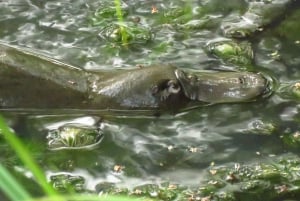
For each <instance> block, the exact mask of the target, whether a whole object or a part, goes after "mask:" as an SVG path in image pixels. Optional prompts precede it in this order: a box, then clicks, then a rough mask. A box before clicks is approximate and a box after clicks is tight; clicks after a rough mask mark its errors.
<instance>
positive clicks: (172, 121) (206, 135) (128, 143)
mask: <svg viewBox="0 0 300 201" xmlns="http://www.w3.org/2000/svg"><path fill="white" fill-rule="evenodd" d="M110 2H111V1H107V2H105V1H96V0H89V1H83V0H76V1H71V0H65V1H58V0H52V1H36V0H26V1H24V0H22V1H21V0H5V1H0V13H1V14H0V40H2V41H7V42H10V43H11V44H15V45H20V46H26V47H30V48H33V49H35V50H38V51H41V52H43V53H45V54H47V55H49V56H51V57H53V58H56V59H59V60H62V61H64V62H66V63H70V64H73V65H76V66H80V67H82V68H85V69H92V70H93V69H107V70H114V69H117V68H119V67H122V68H127V67H132V66H135V65H148V64H153V63H172V64H174V65H176V66H178V67H181V68H187V69H189V68H191V69H212V68H216V66H218V67H217V68H219V67H220V68H222V67H223V68H226V65H225V66H224V63H222V62H221V61H220V60H219V59H217V58H213V57H211V56H209V55H207V53H206V52H205V50H204V48H203V47H204V46H205V45H206V43H207V42H208V41H209V40H214V39H216V38H221V37H223V36H222V32H221V31H220V24H222V22H223V21H226V20H228V19H230V16H231V15H237V14H238V13H240V12H243V11H244V10H245V9H246V3H245V2H244V1H239V0H235V1H218V0H214V1H211V2H209V1H193V0H190V1H166V0H164V1H160V0H157V1H143V0H139V1H136V0H135V1H133V0H132V1H131V0H128V1H124V2H123V7H124V8H125V9H126V10H127V11H128V16H126V17H125V20H126V21H132V19H137V18H138V19H139V23H140V24H142V25H143V27H145V28H147V29H149V30H151V31H152V33H153V38H152V40H151V41H143V40H140V41H138V42H137V43H136V44H134V45H133V46H131V47H130V48H129V49H124V48H123V49H122V48H120V46H118V45H115V44H112V43H110V42H109V41H108V40H105V39H103V38H101V37H99V33H100V32H101V31H102V30H103V27H102V25H101V26H92V25H91V18H92V17H93V15H94V13H95V12H96V10H97V9H99V8H101V7H105V6H107V5H112V4H111V3H110ZM153 6H155V7H156V8H157V10H158V12H157V13H156V12H154V13H151V10H152V7H153ZM178 7H187V9H190V11H191V13H192V14H191V15H190V16H184V15H180V14H179V16H177V17H175V18H174V17H171V19H172V20H170V19H168V18H166V17H164V16H167V14H166V13H168V12H169V11H171V10H172V9H175V8H178ZM203 8H205V12H204V11H203ZM294 13H296V14H297V13H299V11H297V10H296V11H294ZM298 15H299V14H298ZM292 18H293V15H292ZM294 18H296V17H295V16H294ZM108 19H109V20H110V18H108ZM186 19H187V20H186ZM174 22H175V23H174ZM186 24H189V25H191V24H192V25H195V24H197V26H198V27H197V28H190V29H187V28H186V26H184V25H186ZM181 26H182V27H181ZM280 27H284V29H280ZM287 30H291V31H290V32H293V31H294V32H295V30H297V27H294V26H293V25H292V23H290V24H289V23H286V24H283V23H281V22H278V23H276V24H275V25H274V27H273V26H271V27H269V30H266V31H265V32H262V33H259V34H257V36H256V37H253V38H251V40H250V42H251V43H252V45H253V47H254V51H255V63H256V66H257V67H256V71H264V72H268V73H270V74H271V75H272V76H274V77H275V78H276V79H278V81H279V82H280V83H293V82H297V81H299V78H300V71H299V69H298V68H299V66H300V55H299V51H300V44H299V40H300V38H299V35H297V34H289V31H287ZM298 30H299V29H298ZM297 37H298V38H297ZM298 102H299V99H297V98H296V99H295V98H294V99H292V98H290V96H289V98H285V97H282V96H279V95H278V94H276V93H275V94H274V95H273V96H272V97H270V98H268V99H266V100H259V101H257V102H251V103H242V104H222V105H214V106H208V107H202V108H197V109H194V110H191V111H187V112H185V113H181V114H177V115H168V114H166V115H162V116H161V117H152V116H143V115H136V116H135V115H126V114H124V115H114V114H105V115H102V114H99V113H96V114H95V113H86V112H85V113H81V112H80V111H77V112H75V113H72V114H70V113H67V114H64V112H63V111H59V112H58V113H55V112H54V113H53V112H49V113H47V111H46V112H42V113H39V112H38V111H37V112H35V113H32V114H31V113H22V112H2V114H3V115H4V116H5V117H6V118H7V120H8V122H9V124H10V125H11V126H12V127H13V128H14V129H15V130H16V132H17V133H18V134H19V135H20V137H21V139H23V140H24V141H25V143H26V144H27V145H28V147H29V149H30V150H31V151H33V153H34V158H35V159H36V160H37V161H38V162H39V164H40V165H41V166H42V168H43V169H44V171H45V172H46V175H47V177H48V178H49V179H50V178H51V177H52V176H55V175H58V174H60V173H65V174H70V175H72V176H74V177H76V178H78V177H79V178H80V179H79V180H84V182H83V183H84V184H83V185H82V186H81V187H79V188H80V189H81V190H82V189H86V190H91V191H94V190H95V186H96V185H97V184H99V183H101V182H113V183H117V184H118V185H119V186H126V187H133V186H136V185H141V184H144V183H160V182H163V181H170V182H172V183H180V184H182V185H186V186H198V185H199V184H201V182H202V180H203V175H205V174H207V168H208V167H209V166H210V165H211V163H212V162H213V163H215V164H218V165H220V164H226V163H229V162H236V163H241V164H243V163H248V162H252V161H259V160H264V159H265V158H268V157H270V156H273V155H281V154H283V153H287V152H292V153H295V154H299V151H298V150H297V149H294V148H290V147H288V146H286V145H285V144H284V143H283V141H282V140H281V138H280V135H282V134H284V133H295V132H297V131H298V130H299V125H298V124H299V118H300V116H299V112H298V110H299V104H298ZM95 116H97V117H95ZM99 116H101V117H102V119H103V120H102V123H101V129H102V132H103V135H104V138H103V140H102V141H101V143H99V144H98V145H97V146H96V147H92V148H91V149H81V150H52V151H51V150H49V149H47V129H48V128H49V126H50V127H51V125H52V126H53V125H54V124H57V123H62V122H72V121H74V119H76V121H77V122H79V123H83V124H86V123H87V124H89V123H91V122H90V121H93V119H95V118H98V117H99ZM87 118H88V119H89V120H88V121H87V122H86V119H87ZM1 153H3V154H2V156H1V161H2V162H1V163H3V164H8V165H9V166H11V167H14V169H15V170H16V172H19V173H20V174H23V175H27V173H28V172H27V171H26V169H25V168H24V167H23V166H22V165H21V164H20V162H19V161H18V160H17V159H16V156H14V155H13V153H11V152H10V151H9V150H8V148H7V146H6V145H5V143H4V142H3V141H2V142H1ZM116 165H118V166H121V167H122V168H121V169H122V170H121V171H120V172H118V171H114V167H115V166H116ZM29 178H30V176H29Z"/></svg>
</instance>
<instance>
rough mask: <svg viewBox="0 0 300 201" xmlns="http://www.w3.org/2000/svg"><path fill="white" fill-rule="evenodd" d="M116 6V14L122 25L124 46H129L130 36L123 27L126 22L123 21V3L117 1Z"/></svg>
mask: <svg viewBox="0 0 300 201" xmlns="http://www.w3.org/2000/svg"><path fill="white" fill-rule="evenodd" d="M114 2H115V6H116V14H117V17H118V21H119V23H120V25H119V26H120V31H121V35H122V44H123V45H124V46H127V45H128V36H127V32H126V30H125V27H124V26H123V25H122V24H123V22H124V20H123V15H122V9H121V3H120V0H115V1H114Z"/></svg>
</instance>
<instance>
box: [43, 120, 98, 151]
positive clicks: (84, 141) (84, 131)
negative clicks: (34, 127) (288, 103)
mask: <svg viewBox="0 0 300 201" xmlns="http://www.w3.org/2000/svg"><path fill="white" fill-rule="evenodd" d="M102 139H103V133H102V131H101V130H100V128H99V127H95V126H86V125H81V124H78V123H77V124H65V125H63V126H60V127H59V128H57V129H54V130H50V131H49V133H48V136H47V140H48V148H49V149H50V150H61V149H91V148H93V147H95V146H97V145H98V144H99V143H100V142H101V140H102Z"/></svg>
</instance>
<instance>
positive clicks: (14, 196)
mask: <svg viewBox="0 0 300 201" xmlns="http://www.w3.org/2000/svg"><path fill="white" fill-rule="evenodd" d="M0 188H1V189H2V191H3V192H4V193H5V194H6V195H7V196H8V197H9V198H10V199H11V200H12V201H23V200H29V199H30V195H29V194H28V192H27V191H26V190H25V189H24V188H23V187H22V186H21V185H20V184H19V183H18V182H17V181H16V179H15V178H14V177H13V176H12V175H11V174H10V173H9V172H8V171H7V170H6V168H5V167H3V166H2V164H0Z"/></svg>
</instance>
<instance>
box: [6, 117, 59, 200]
mask: <svg viewBox="0 0 300 201" xmlns="http://www.w3.org/2000/svg"><path fill="white" fill-rule="evenodd" d="M0 131H1V133H2V134H3V135H4V138H5V140H6V141H7V142H8V143H9V145H10V146H11V147H12V148H13V149H14V151H15V152H16V153H17V155H18V157H19V158H20V159H21V160H22V162H23V163H24V165H25V166H26V167H27V168H28V169H29V170H30V171H31V172H32V174H33V175H34V177H35V179H36V180H37V182H39V184H40V186H41V187H42V189H43V190H44V192H45V193H46V194H47V195H48V196H54V195H57V193H56V191H55V190H54V189H53V188H52V187H51V186H50V185H49V184H48V182H47V180H46V177H45V175H44V173H43V172H42V170H41V169H40V168H39V167H38V165H37V164H36V163H35V161H34V160H33V158H32V157H31V155H30V153H29V152H28V150H27V149H26V148H25V146H24V145H23V143H22V142H21V141H20V140H19V139H18V138H17V136H16V134H15V133H14V132H13V131H12V130H11V129H10V128H9V127H8V126H7V125H6V123H5V120H4V118H3V117H2V116H0Z"/></svg>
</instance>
